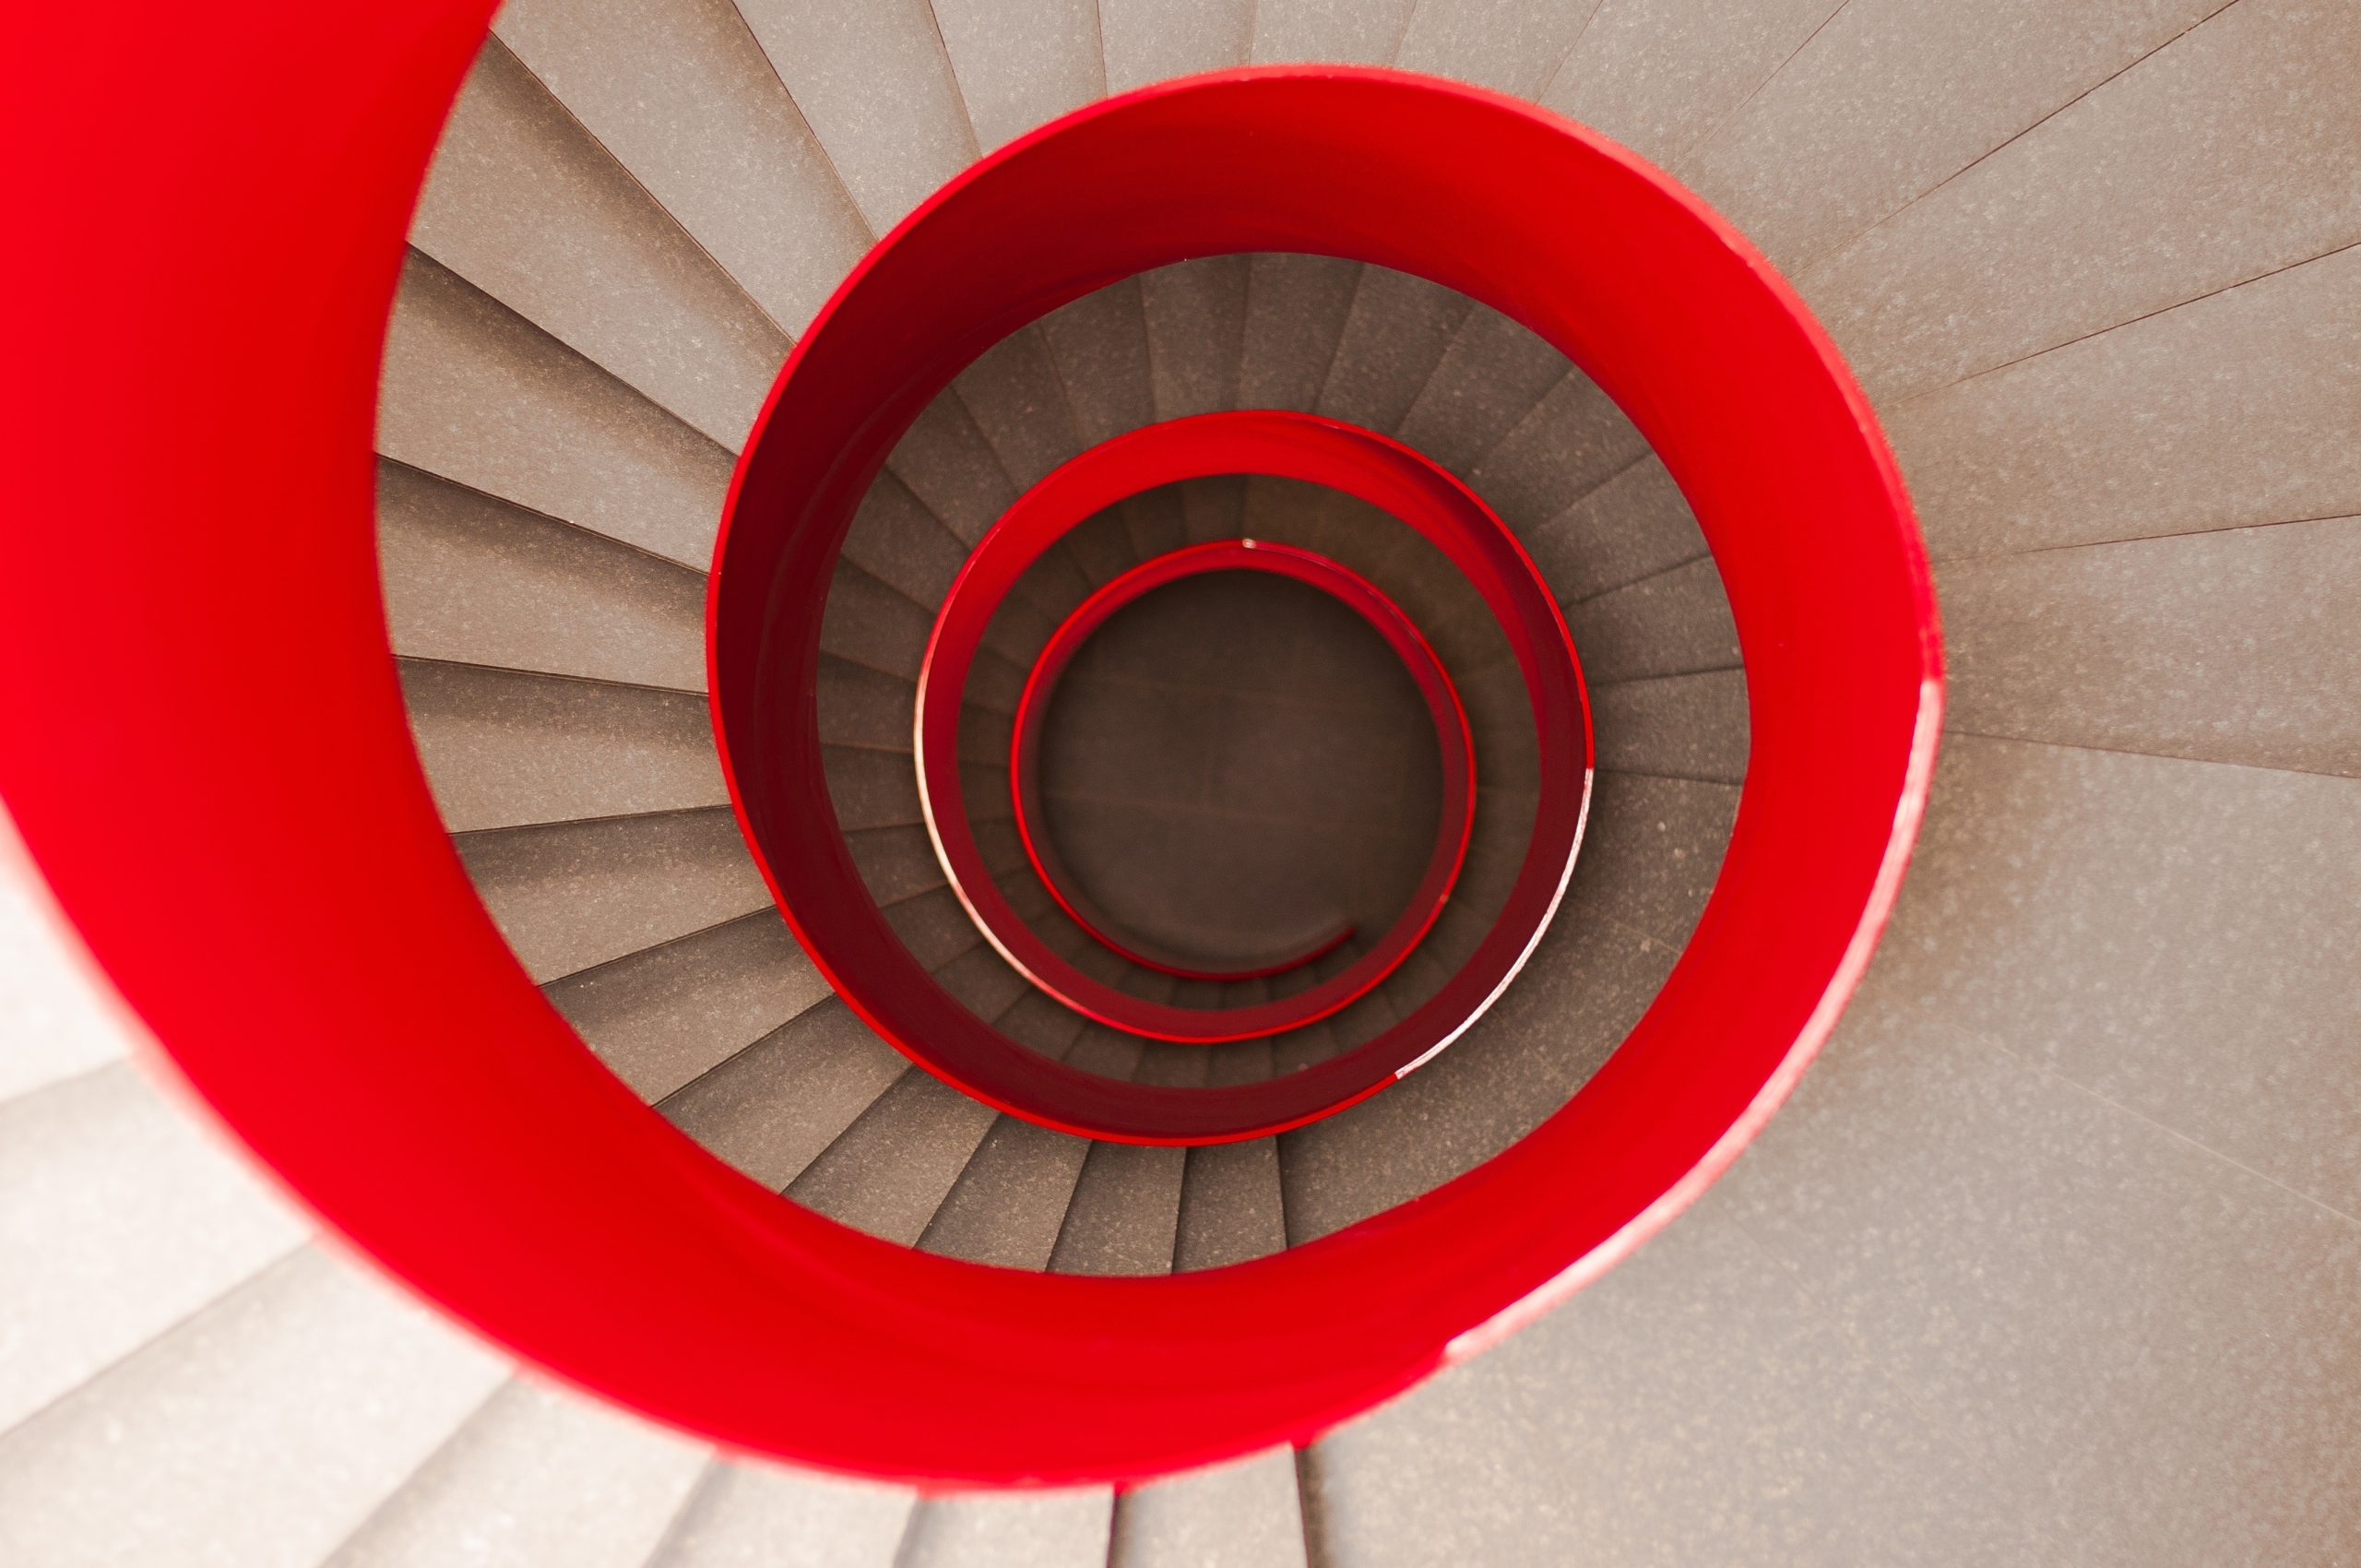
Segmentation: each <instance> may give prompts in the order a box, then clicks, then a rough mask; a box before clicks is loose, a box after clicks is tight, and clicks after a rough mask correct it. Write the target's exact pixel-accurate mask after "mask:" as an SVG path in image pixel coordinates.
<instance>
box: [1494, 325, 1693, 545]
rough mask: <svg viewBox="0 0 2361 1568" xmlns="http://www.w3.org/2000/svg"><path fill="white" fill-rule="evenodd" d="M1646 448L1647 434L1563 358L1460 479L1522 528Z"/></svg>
mask: <svg viewBox="0 0 2361 1568" xmlns="http://www.w3.org/2000/svg"><path fill="white" fill-rule="evenodd" d="M1647 452H1648V443H1647V438H1646V437H1644V436H1643V435H1642V434H1640V432H1639V430H1638V429H1637V427H1635V426H1634V425H1633V424H1632V423H1631V421H1630V420H1628V419H1626V418H1625V417H1624V416H1623V410H1621V409H1619V408H1617V407H1616V406H1615V402H1614V400H1613V399H1612V398H1608V395H1607V394H1606V393H1605V392H1603V391H1601V390H1600V389H1599V386H1598V384H1597V383H1596V382H1595V381H1593V380H1591V378H1590V377H1589V376H1587V375H1584V374H1583V373H1582V372H1581V371H1579V370H1575V369H1573V368H1572V367H1571V366H1570V367H1569V368H1568V369H1567V371H1566V374H1564V375H1563V376H1562V377H1560V379H1559V380H1558V382H1557V383H1556V384H1555V385H1554V386H1551V387H1550V388H1549V390H1548V393H1547V394H1546V395H1544V396H1543V398H1541V400H1540V401H1539V402H1538V403H1536V404H1535V405H1534V406H1533V408H1532V409H1531V410H1529V411H1528V412H1527V413H1526V414H1525V417H1524V418H1523V419H1520V420H1519V421H1517V422H1516V423H1515V424H1514V425H1513V426H1511V427H1510V428H1509V429H1508V430H1507V431H1505V432H1503V433H1501V435H1500V437H1499V438H1498V440H1496V441H1495V442H1494V443H1493V444H1492V445H1491V446H1490V447H1489V448H1488V449H1487V450H1486V452H1485V453H1484V456H1483V457H1482V459H1481V460H1480V461H1478V462H1477V465H1476V467H1475V468H1474V469H1472V470H1470V472H1469V473H1468V476H1467V481H1468V483H1470V484H1471V485H1473V486H1474V487H1475V489H1476V493H1477V494H1479V495H1481V496H1482V497H1483V498H1484V499H1485V500H1486V501H1488V502H1489V503H1490V504H1491V506H1492V509H1493V510H1494V511H1496V512H1498V513H1500V515H1501V520H1502V521H1504V522H1506V523H1507V524H1508V525H1509V526H1510V527H1511V528H1513V529H1518V530H1519V531H1523V530H1525V529H1531V528H1533V527H1535V526H1536V525H1537V524H1540V523H1543V522H1547V521H1548V519H1549V518H1551V517H1556V516H1557V515H1558V514H1559V513H1560V512H1562V511H1564V510H1565V509H1566V508H1567V507H1568V506H1571V505H1573V504H1574V503H1575V502H1577V501H1579V500H1581V499H1582V498H1583V497H1584V496H1585V495H1588V494H1589V493H1591V492H1592V491H1594V490H1596V489H1597V488H1598V487H1599V486H1600V485H1602V484H1604V483H1606V482H1607V481H1608V480H1610V479H1613V478H1614V477H1615V476H1616V475H1617V474H1619V473H1620V472H1622V471H1623V469H1626V468H1628V467H1630V466H1631V464H1632V463H1633V462H1635V461H1637V460H1638V459H1639V458H1641V457H1645V456H1646V455H1647Z"/></svg>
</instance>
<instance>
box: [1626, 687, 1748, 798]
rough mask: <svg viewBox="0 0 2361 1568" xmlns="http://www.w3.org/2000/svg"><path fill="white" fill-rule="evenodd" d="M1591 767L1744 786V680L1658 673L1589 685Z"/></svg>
mask: <svg viewBox="0 0 2361 1568" xmlns="http://www.w3.org/2000/svg"><path fill="white" fill-rule="evenodd" d="M1591 712H1592V714H1593V716H1594V721H1595V722H1596V725H1597V727H1598V729H1597V734H1598V766H1601V767H1603V768H1604V767H1611V768H1616V769H1619V771H1622V772H1625V773H1659V774H1663V775H1665V776H1666V777H1667V778H1702V779H1706V780H1709V781H1711V782H1714V783H1717V784H1742V783H1744V782H1745V781H1746V747H1747V712H1746V675H1745V673H1744V671H1738V670H1724V671H1714V672H1711V673H1707V674H1701V675H1665V676H1656V677H1652V678H1649V679H1644V680H1632V681H1619V682H1616V683H1614V684H1612V685H1605V684H1602V685H1597V686H1594V687H1592V688H1591Z"/></svg>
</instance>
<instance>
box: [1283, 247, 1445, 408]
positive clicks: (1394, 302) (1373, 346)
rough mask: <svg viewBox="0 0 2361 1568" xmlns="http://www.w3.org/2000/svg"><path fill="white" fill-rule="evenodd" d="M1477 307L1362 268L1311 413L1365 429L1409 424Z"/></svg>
mask: <svg viewBox="0 0 2361 1568" xmlns="http://www.w3.org/2000/svg"><path fill="white" fill-rule="evenodd" d="M1474 308H1475V302H1474V301H1473V300H1470V299H1469V298H1468V297H1467V296H1466V295H1465V294H1462V293H1459V292H1457V291H1453V290H1450V289H1446V288H1444V287H1443V286H1442V284H1440V283H1430V282H1428V281H1427V280H1426V279H1423V278H1414V277H1412V276H1410V275H1409V274H1408V273H1406V272H1395V271H1394V270H1393V269H1392V268H1390V267H1363V268H1362V269H1361V275H1360V280H1359V282H1358V285H1357V286H1356V288H1355V290H1354V292H1353V303H1352V308H1351V311H1350V312H1349V314H1347V316H1346V317H1345V326H1344V330H1343V333H1342V335H1341V336H1340V337H1339V339H1338V340H1337V343H1336V353H1335V358H1334V359H1333V360H1332V361H1331V362H1330V363H1329V366H1328V371H1327V374H1326V375H1325V377H1324V379H1323V385H1322V386H1321V390H1320V399H1319V403H1318V406H1317V409H1316V410H1315V411H1317V412H1319V413H1323V414H1325V415H1327V416H1328V417H1329V418H1330V419H1335V420H1343V421H1344V422H1346V423H1347V424H1358V425H1360V426H1362V427H1363V428H1365V429H1368V430H1376V431H1391V430H1394V428H1395V427H1396V426H1398V425H1400V424H1401V422H1402V421H1403V420H1404V419H1405V418H1406V417H1408V415H1409V412H1410V406H1411V405H1412V404H1413V403H1416V402H1417V401H1418V394H1419V393H1420V392H1421V391H1422V390H1424V389H1425V387H1426V385H1427V381H1428V379H1429V378H1430V377H1431V376H1432V375H1433V374H1434V373H1435V367H1436V366H1437V365H1438V364H1440V363H1442V356H1443V352H1444V350H1447V349H1449V348H1450V347H1451V343H1452V339H1454V338H1455V337H1457V336H1458V334H1459V328H1460V327H1461V325H1462V324H1464V323H1465V321H1466V319H1467V313H1468V312H1469V311H1470V310H1473V309H1474Z"/></svg>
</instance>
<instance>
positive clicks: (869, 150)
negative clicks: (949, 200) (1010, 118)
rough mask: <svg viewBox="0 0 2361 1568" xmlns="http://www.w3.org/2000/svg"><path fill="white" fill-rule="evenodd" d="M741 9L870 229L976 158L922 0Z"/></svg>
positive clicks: (746, 4)
mask: <svg viewBox="0 0 2361 1568" xmlns="http://www.w3.org/2000/svg"><path fill="white" fill-rule="evenodd" d="M739 10H740V12H741V13H742V15H743V16H744V17H745V18H746V25H747V26H748V27H750V28H752V29H753V33H754V36H755V38H756V39H758V40H760V41H761V42H762V45H763V51H764V53H766V54H768V55H769V56H770V59H771V64H772V65H773V66H774V67H776V68H777V71H778V74H779V79H780V80H781V81H783V82H785V83H786V84H787V89H788V91H789V93H790V94H791V95H793V97H794V99H795V102H796V104H797V106H798V107H799V108H801V110H802V111H803V113H804V117H805V118H806V119H808V120H809V121H810V122H811V124H812V128H813V130H814V131H816V132H817V133H818V134H819V137H820V141H821V145H823V146H824V147H825V148H827V150H828V157H829V159H830V160H831V161H833V162H834V163H835V164H836V172H837V173H838V174H839V175H840V176H842V178H843V180H844V184H845V188H846V189H847V190H848V191H850V192H851V193H852V198H853V200H854V201H856V202H858V203H859V204H860V210H861V214H862V216H864V217H865V218H867V219H868V220H869V226H870V227H871V228H872V230H874V231H875V232H878V233H880V234H883V233H884V232H886V231H887V230H888V229H891V228H892V227H893V226H894V225H895V224H896V223H898V222H900V221H901V220H902V217H903V215H904V214H906V213H908V211H909V210H910V208H914V207H916V206H917V205H918V204H919V202H920V201H923V200H924V199H925V198H926V197H927V196H930V195H931V194H932V193H933V191H934V188H935V187H936V186H937V185H940V184H943V182H944V181H945V180H948V179H949V178H951V176H952V175H954V174H955V173H957V172H959V171H960V170H961V169H962V168H964V167H965V166H966V165H967V163H968V162H969V161H970V160H973V159H974V158H975V156H976V138H975V135H974V133H973V132H972V131H970V130H969V129H968V126H967V112H966V111H965V110H964V109H962V108H961V107H960V105H959V88H958V84H957V83H955V82H954V81H953V80H952V79H951V62H950V60H949V58H948V57H947V56H946V55H945V54H944V53H943V38H942V34H941V32H940V31H939V30H937V29H936V27H935V23H934V15H933V13H932V12H931V10H929V9H928V7H927V4H926V0H879V3H877V4H874V5H869V6H861V7H860V8H858V9H851V10H838V9H836V8H834V7H831V6H801V5H790V4H786V3H784V0H742V4H741V5H740V6H739Z"/></svg>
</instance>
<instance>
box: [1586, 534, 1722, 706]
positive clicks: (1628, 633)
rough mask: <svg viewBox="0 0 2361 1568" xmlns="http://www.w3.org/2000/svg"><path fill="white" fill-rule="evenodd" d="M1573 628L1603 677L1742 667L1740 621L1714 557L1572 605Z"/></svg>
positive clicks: (1595, 674) (1592, 675) (1601, 680)
mask: <svg viewBox="0 0 2361 1568" xmlns="http://www.w3.org/2000/svg"><path fill="white" fill-rule="evenodd" d="M1566 629H1567V630H1568V631H1569V632H1571V633H1572V635H1573V639H1574V647H1576V648H1578V649H1579V650H1581V653H1582V659H1583V675H1584V678H1585V679H1587V680H1588V681H1590V682H1591V683H1593V684H1596V685H1602V686H1604V685H1609V684H1612V683H1615V682H1617V681H1630V680H1642V679H1645V678H1647V677H1650V676H1658V675H1693V674H1697V673H1700V672H1703V671H1714V670H1736V669H1738V665H1739V662H1740V661H1739V658H1738V627H1737V625H1736V624H1733V623H1732V621H1731V620H1730V601H1729V599H1728V597H1727V596H1726V594H1725V593H1724V592H1723V591H1722V576H1721V573H1720V572H1718V571H1717V570H1715V569H1714V563H1713V561H1712V559H1711V558H1710V557H1708V558H1703V559H1700V560H1696V561H1691V562H1688V563H1685V564H1681V565H1679V566H1675V567H1672V568H1671V569H1670V570H1668V571H1663V572H1658V573H1656V574H1655V576H1647V577H1643V578H1641V579H1640V580H1639V581H1638V582H1635V583H1627V584H1625V585H1624V586H1623V587H1621V588H1610V589H1608V591H1607V592H1605V593H1602V594H1599V595H1597V596H1596V597H1595V598H1591V599H1584V600H1576V601H1575V602H1573V603H1571V604H1569V605H1567V606H1566Z"/></svg>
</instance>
